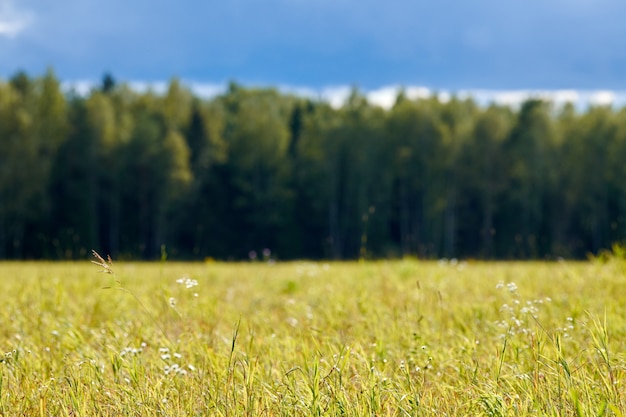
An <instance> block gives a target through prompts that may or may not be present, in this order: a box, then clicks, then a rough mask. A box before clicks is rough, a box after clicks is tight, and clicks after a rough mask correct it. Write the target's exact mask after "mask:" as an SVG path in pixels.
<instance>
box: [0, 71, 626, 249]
mask: <svg viewBox="0 0 626 417" xmlns="http://www.w3.org/2000/svg"><path fill="white" fill-rule="evenodd" d="M624 161H626V110H625V109H613V108H611V107H608V106H604V107H602V106H599V107H591V108H589V109H587V110H585V111H577V110H576V109H575V108H574V107H573V106H572V105H566V106H564V107H558V108H557V107H555V106H552V105H551V104H550V103H547V102H543V101H540V100H528V101H526V102H525V103H523V104H522V105H521V107H520V108H519V109H512V108H510V107H506V106H498V105H490V106H479V105H477V104H476V103H475V102H474V101H472V100H471V99H463V100H461V99H458V98H454V97H453V98H451V99H450V100H447V101H445V102H442V101H440V100H438V99H437V98H436V97H432V98H428V99H417V100H411V99H409V98H407V97H406V96H405V95H404V94H403V93H402V92H401V93H399V94H398V97H397V100H396V103H395V105H394V106H393V107H392V108H391V109H389V110H385V109H382V108H380V107H378V106H375V105H372V104H371V103H368V101H367V99H366V98H365V97H364V96H363V95H362V94H360V92H359V91H358V90H356V89H355V90H354V91H353V93H352V94H351V96H350V98H349V99H348V101H347V102H346V104H345V105H344V106H343V107H341V108H333V107H332V106H330V105H329V104H328V103H326V102H323V101H320V100H313V99H309V98H303V97H298V96H294V95H290V94H284V93H280V92H278V91H277V90H275V89H271V88H264V89H256V88H243V87H241V86H239V85H237V84H235V83H231V84H230V85H229V87H228V89H227V91H226V92H225V93H223V94H222V95H220V96H217V97H215V98H213V99H210V100H209V99H200V98H198V97H197V96H194V95H193V93H192V92H191V91H190V90H189V89H187V88H186V87H185V86H184V85H182V84H181V83H180V82H179V81H177V80H175V79H174V80H172V81H171V82H170V83H169V86H168V88H167V91H166V92H165V93H163V94H156V93H154V92H151V91H147V92H137V91H133V90H132V89H131V88H129V87H128V86H127V85H125V84H116V83H115V81H114V80H113V79H112V78H111V77H110V76H107V77H105V78H104V79H103V82H102V84H101V85H100V86H98V87H97V88H94V89H92V91H91V92H89V93H88V94H86V95H84V94H83V95H80V94H77V93H75V92H72V91H70V92H67V91H64V90H63V89H62V88H61V85H60V82H59V80H58V79H57V78H56V76H55V75H54V73H53V72H52V71H48V72H47V73H46V74H44V75H43V76H40V77H29V76H28V75H27V74H25V73H23V72H20V73H17V74H16V75H14V76H13V77H11V78H10V79H8V80H6V81H0V259H81V258H85V257H86V256H88V254H89V250H90V249H92V248H93V249H97V250H98V251H100V252H101V253H110V254H111V255H112V256H113V257H115V258H120V257H121V258H126V259H154V258H158V257H159V256H161V254H162V253H163V251H166V252H167V254H168V255H169V256H170V257H173V258H176V259H204V258H207V257H212V258H215V259H235V260H236V259H246V258H247V257H248V254H249V253H250V252H251V251H257V252H260V251H261V250H263V249H264V248H268V249H270V250H271V251H272V253H273V254H274V255H275V256H277V257H278V258H279V259H300V258H307V259H322V258H324V259H355V258H360V257H372V258H380V257H402V256H416V257H422V258H440V257H448V258H452V257H459V258H480V259H544V258H547V259H554V258H557V257H570V258H572V257H573V258H581V257H584V256H586V255H587V254H588V253H597V252H598V251H601V250H602V249H604V248H608V247H610V246H611V244H612V243H614V242H623V241H624V238H625V237H626V219H625V217H624V215H625V213H626V181H624V178H626V163H625V162H624Z"/></svg>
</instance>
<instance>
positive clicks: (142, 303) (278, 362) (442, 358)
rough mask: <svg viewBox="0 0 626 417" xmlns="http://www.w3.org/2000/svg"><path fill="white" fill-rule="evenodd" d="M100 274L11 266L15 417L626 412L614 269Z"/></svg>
mask: <svg viewBox="0 0 626 417" xmlns="http://www.w3.org/2000/svg"><path fill="white" fill-rule="evenodd" d="M101 269H102V268H100V267H98V266H97V265H93V264H90V263H86V262H85V263H1V264H0V277H1V284H2V287H1V288H2V291H1V292H0V305H1V306H2V308H1V309H0V312H1V314H2V326H1V327H0V349H2V363H0V403H1V405H0V413H1V414H2V415H6V416H12V415H26V416H38V415H45V416H48V415H50V416H97V415H102V416H119V415H125V416H144V415H145V416H151V415H163V416H179V415H190V416H192V415H198V416H205V415H216V416H220V415H223V416H244V415H249V416H319V415H327V416H340V415H345V416H418V415H419V416H428V415H433V416H435V415H436V416H442V415H448V416H461V415H490V416H508V415H515V416H519V415H550V416H566V415H572V416H577V415H578V416H588V415H589V416H591V415H598V416H599V415H607V416H608V415H616V416H621V415H623V414H622V413H624V412H625V411H624V410H626V389H625V387H624V384H625V383H626V382H625V380H624V377H625V376H626V321H625V320H624V318H625V317H626V291H625V283H626V278H625V274H626V264H625V263H622V262H620V261H617V260H611V261H609V262H606V263H600V262H585V263H570V262H561V263H469V264H467V263H454V264H453V263H441V262H439V263H438V262H419V261H413V260H405V261H393V262H391V261H390V262H364V263H302V262H295V263H277V264H274V265H269V264H266V263H247V264H221V263H197V264H182V263H181V264H179V263H165V264H161V263H151V264H131V263H120V264H113V266H112V269H113V272H114V274H106V273H100V272H99V271H100V270H101ZM106 287H109V288H106Z"/></svg>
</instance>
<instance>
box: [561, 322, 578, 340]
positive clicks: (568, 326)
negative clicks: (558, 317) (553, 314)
mask: <svg viewBox="0 0 626 417" xmlns="http://www.w3.org/2000/svg"><path fill="white" fill-rule="evenodd" d="M565 321H566V322H567V324H566V325H565V326H564V327H562V328H560V329H558V330H559V331H561V332H562V333H563V338H565V339H569V338H571V336H570V332H571V331H572V330H574V319H573V318H572V317H568V318H566V319H565Z"/></svg>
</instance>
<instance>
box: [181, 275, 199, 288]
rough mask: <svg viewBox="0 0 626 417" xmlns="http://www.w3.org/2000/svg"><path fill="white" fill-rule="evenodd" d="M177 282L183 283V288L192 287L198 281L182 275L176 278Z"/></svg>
mask: <svg viewBox="0 0 626 417" xmlns="http://www.w3.org/2000/svg"><path fill="white" fill-rule="evenodd" d="M176 283H177V284H180V285H184V286H185V288H187V289H189V288H193V287H196V286H197V285H198V281H197V280H195V279H191V278H189V277H182V278H179V279H177V280H176Z"/></svg>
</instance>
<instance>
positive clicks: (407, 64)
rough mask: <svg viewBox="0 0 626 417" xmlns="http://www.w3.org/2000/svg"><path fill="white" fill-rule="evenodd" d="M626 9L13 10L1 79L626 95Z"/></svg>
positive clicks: (512, 1) (537, 4)
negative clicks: (52, 76) (24, 76)
mask: <svg viewBox="0 0 626 417" xmlns="http://www.w3.org/2000/svg"><path fill="white" fill-rule="evenodd" d="M625 19H626V2H625V1H623V0H524V1H522V0H505V1H502V0H471V1H470V0H438V1H435V0H413V1H411V0H385V1H379V0H232V1H228V0H227V1H223V0H222V1H211V0H204V1H202V0H178V1H166V0H150V1H147V0H135V1H128V0H108V1H106V2H96V1H93V0H56V1H54V2H53V1H49V0H0V77H1V78H7V77H9V76H10V75H12V74H13V73H15V72H16V71H17V70H19V69H24V70H26V71H27V72H28V73H30V74H41V73H42V72H43V71H44V70H45V69H46V68H47V67H49V66H51V67H53V68H54V70H55V71H56V73H57V75H58V76H59V77H60V78H61V79H62V80H64V81H68V82H69V81H72V80H92V81H97V80H99V79H100V78H101V76H102V74H103V73H104V72H105V71H110V72H111V73H112V74H113V75H114V76H115V77H116V78H117V79H120V80H124V81H137V82H159V81H163V80H168V79H170V78H171V77H173V76H177V77H180V78H181V79H183V80H185V81H188V82H195V83H198V84H199V85H200V84H206V85H223V84H224V83H226V82H227V81H229V80H237V81H239V82H241V83H243V84H244V85H245V84H255V85H259V84H261V85H277V86H292V87H294V88H295V87H299V88H308V89H312V90H315V91H321V90H323V89H328V88H329V87H334V88H335V90H337V89H338V88H341V87H343V86H350V85H357V86H359V87H360V88H362V89H364V90H366V91H373V90H380V89H382V88H385V87H386V86H397V85H405V86H421V87H426V88H428V89H430V91H434V90H437V91H462V90H472V91H519V90H525V91H526V90H542V91H543V90H568V91H574V90H575V91H582V90H584V91H597V90H608V91H623V90H626V47H624V41H625V40H626V25H625V24H624V21H625Z"/></svg>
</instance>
